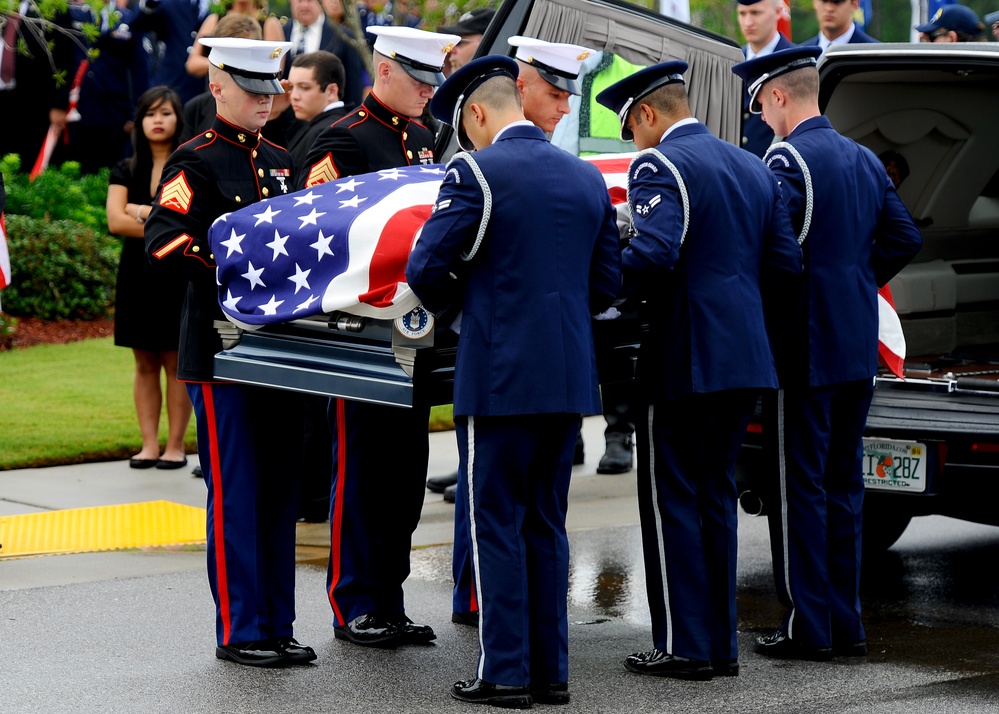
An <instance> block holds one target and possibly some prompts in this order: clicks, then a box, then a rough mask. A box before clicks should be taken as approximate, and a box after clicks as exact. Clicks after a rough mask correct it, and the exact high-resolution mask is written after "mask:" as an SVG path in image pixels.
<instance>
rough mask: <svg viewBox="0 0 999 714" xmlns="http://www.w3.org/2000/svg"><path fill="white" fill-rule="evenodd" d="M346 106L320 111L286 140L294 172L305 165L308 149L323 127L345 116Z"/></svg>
mask: <svg viewBox="0 0 999 714" xmlns="http://www.w3.org/2000/svg"><path fill="white" fill-rule="evenodd" d="M346 114H347V108H346V107H337V108H336V109H330V110H329V111H328V112H322V113H320V114H317V115H316V116H315V117H313V118H312V121H310V122H309V123H308V124H306V125H305V128H304V129H302V131H300V132H298V134H297V135H296V136H295V137H294V138H293V139H292V140H291V141H289V142H288V153H289V154H291V165H292V168H293V169H294V170H295V172H296V173H295V174H293V175H297V172H298V171H299V170H301V169H302V167H303V166H305V160H306V159H307V158H308V156H309V149H311V148H312V142H313V141H315V139H316V137H317V136H319V135H320V134H321V133H322V131H323V129H325V128H326V127H328V126H330V125H332V124H333V123H335V122H336V121H337V120H339V119H340V118H342V117H344V116H346Z"/></svg>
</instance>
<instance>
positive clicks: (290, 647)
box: [275, 637, 316, 664]
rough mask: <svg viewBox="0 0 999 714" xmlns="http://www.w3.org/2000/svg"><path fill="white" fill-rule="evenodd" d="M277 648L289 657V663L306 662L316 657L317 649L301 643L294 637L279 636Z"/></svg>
mask: <svg viewBox="0 0 999 714" xmlns="http://www.w3.org/2000/svg"><path fill="white" fill-rule="evenodd" d="M275 649H276V650H277V651H278V652H280V653H281V654H283V655H284V656H285V657H287V658H288V660H289V661H288V664H305V663H307V662H312V661H314V660H315V659H316V651H315V650H314V649H312V648H311V647H307V646H306V645H303V644H300V643H299V641H298V640H296V639H295V638H294V637H279V638H278V639H277V640H275Z"/></svg>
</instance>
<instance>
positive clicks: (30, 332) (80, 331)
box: [0, 317, 114, 349]
mask: <svg viewBox="0 0 999 714" xmlns="http://www.w3.org/2000/svg"><path fill="white" fill-rule="evenodd" d="M113 334H114V320H113V319H111V318H105V319H103V320H91V321H78V320H39V319H38V318H36V317H19V318H17V326H16V327H15V328H14V338H13V341H12V345H11V346H12V347H13V348H18V347H33V346H34V345H62V344H66V343H67V342H79V341H80V340H87V339H90V338H92V337H109V336H111V335H113ZM0 349H2V347H0Z"/></svg>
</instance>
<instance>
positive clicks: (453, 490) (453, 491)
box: [444, 484, 458, 503]
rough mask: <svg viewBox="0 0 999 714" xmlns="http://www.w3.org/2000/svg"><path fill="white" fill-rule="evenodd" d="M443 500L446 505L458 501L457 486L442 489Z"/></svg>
mask: <svg viewBox="0 0 999 714" xmlns="http://www.w3.org/2000/svg"><path fill="white" fill-rule="evenodd" d="M444 500H445V501H447V502H448V503H454V502H455V501H457V500H458V485H457V484H455V485H453V486H448V487H447V488H445V489H444Z"/></svg>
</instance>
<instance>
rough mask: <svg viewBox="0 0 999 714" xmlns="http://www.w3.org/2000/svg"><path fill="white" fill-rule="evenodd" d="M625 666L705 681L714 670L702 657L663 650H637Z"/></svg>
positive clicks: (640, 672) (629, 656) (635, 669)
mask: <svg viewBox="0 0 999 714" xmlns="http://www.w3.org/2000/svg"><path fill="white" fill-rule="evenodd" d="M624 668H625V669H627V670H628V671H629V672H637V673H638V674H651V675H654V676H656V677H673V678H674V679H693V680H698V681H704V680H708V679H711V677H712V676H713V675H714V672H713V671H712V669H711V664H710V663H709V662H706V661H704V660H700V659H688V658H686V657H677V656H676V655H671V654H669V653H667V652H663V651H662V650H650V651H649V652H636V653H635V654H633V655H628V656H627V657H625V659H624Z"/></svg>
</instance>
